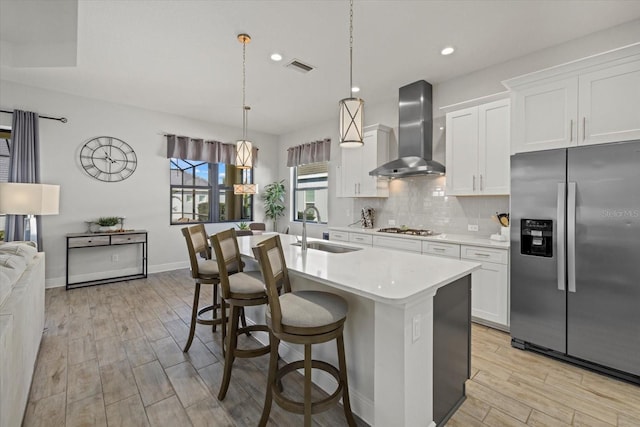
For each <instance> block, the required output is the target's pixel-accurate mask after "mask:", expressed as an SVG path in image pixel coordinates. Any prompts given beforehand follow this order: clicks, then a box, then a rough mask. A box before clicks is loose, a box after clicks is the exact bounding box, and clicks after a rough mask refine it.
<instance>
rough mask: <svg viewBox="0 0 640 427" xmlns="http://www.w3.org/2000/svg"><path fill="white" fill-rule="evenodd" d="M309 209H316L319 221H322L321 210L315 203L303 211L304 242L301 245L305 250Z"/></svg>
mask: <svg viewBox="0 0 640 427" xmlns="http://www.w3.org/2000/svg"><path fill="white" fill-rule="evenodd" d="M309 209H313V210H314V211H316V215H317V216H318V222H320V211H319V210H318V208H316V207H315V205H311V206H309V207H308V208H306V209H305V210H304V212H302V244H301V246H302V250H303V251H306V250H307V211H308V210H309Z"/></svg>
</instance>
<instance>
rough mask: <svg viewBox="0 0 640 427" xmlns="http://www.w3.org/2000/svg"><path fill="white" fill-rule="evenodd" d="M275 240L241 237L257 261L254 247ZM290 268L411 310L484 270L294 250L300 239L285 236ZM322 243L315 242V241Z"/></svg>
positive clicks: (402, 255) (371, 252)
mask: <svg viewBox="0 0 640 427" xmlns="http://www.w3.org/2000/svg"><path fill="white" fill-rule="evenodd" d="M271 236H273V233H266V234H263V235H260V236H242V237H238V245H239V247H240V252H241V253H242V255H244V256H247V257H251V258H253V257H254V255H253V251H252V249H251V248H252V247H253V246H255V245H257V244H258V243H259V242H260V241H262V240H264V239H266V238H269V237H271ZM280 238H281V240H282V246H283V250H284V255H285V258H286V263H287V267H288V268H289V271H290V272H291V273H292V274H298V275H301V276H303V277H307V278H310V279H313V280H315V281H318V282H321V283H325V284H327V285H330V286H332V287H335V288H339V289H342V290H345V291H347V292H351V293H354V294H356V295H360V296H363V297H366V298H370V299H373V300H375V301H379V302H384V303H387V304H406V303H408V302H411V301H412V300H414V299H415V298H416V297H419V296H430V295H434V294H435V292H436V290H437V289H438V288H440V287H442V286H444V285H447V284H449V283H451V282H453V281H455V280H457V279H459V278H461V277H464V276H466V275H467V274H470V273H471V272H472V271H474V270H476V269H478V268H480V264H478V263H475V262H470V261H458V260H455V259H446V258H436V257H430V256H425V255H421V254H417V253H408V252H400V251H396V250H390V249H385V248H375V247H370V246H359V245H356V244H354V243H342V242H327V241H324V242H326V243H329V244H332V245H336V246H347V247H359V248H362V249H361V250H358V251H353V252H347V253H338V254H336V253H328V252H324V251H319V250H316V249H308V250H307V251H306V253H303V252H302V249H301V248H300V247H299V246H293V245H292V243H295V241H296V237H295V236H293V235H289V234H281V235H280ZM312 240H317V239H309V241H312Z"/></svg>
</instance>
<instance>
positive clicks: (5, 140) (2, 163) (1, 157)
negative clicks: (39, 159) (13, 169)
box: [0, 126, 11, 241]
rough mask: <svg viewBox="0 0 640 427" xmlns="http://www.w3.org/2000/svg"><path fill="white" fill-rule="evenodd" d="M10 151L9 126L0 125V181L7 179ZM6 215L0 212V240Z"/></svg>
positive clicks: (2, 238)
mask: <svg viewBox="0 0 640 427" xmlns="http://www.w3.org/2000/svg"><path fill="white" fill-rule="evenodd" d="M10 153H11V128H10V127H7V126H0V182H7V181H9V155H10ZM5 218H6V216H5V215H3V214H0V241H2V240H4V225H5Z"/></svg>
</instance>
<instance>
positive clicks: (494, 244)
mask: <svg viewBox="0 0 640 427" xmlns="http://www.w3.org/2000/svg"><path fill="white" fill-rule="evenodd" d="M329 230H336V231H345V232H349V233H360V234H371V235H374V236H385V237H397V238H400V239H414V240H429V241H436V242H447V243H457V244H460V245H472V246H483V247H487V248H499V249H509V247H510V243H509V242H508V241H507V242H500V241H497V240H491V239H489V238H486V237H474V236H469V235H466V234H449V233H442V234H438V235H437V236H411V235H407V234H396V233H380V232H378V230H379V228H358V227H329Z"/></svg>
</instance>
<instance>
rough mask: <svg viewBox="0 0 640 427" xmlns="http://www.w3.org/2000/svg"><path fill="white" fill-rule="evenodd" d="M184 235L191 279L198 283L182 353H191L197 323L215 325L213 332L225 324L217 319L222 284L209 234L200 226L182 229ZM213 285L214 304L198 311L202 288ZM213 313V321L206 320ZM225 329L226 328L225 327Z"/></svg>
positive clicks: (202, 225)
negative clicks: (219, 286) (213, 257)
mask: <svg viewBox="0 0 640 427" xmlns="http://www.w3.org/2000/svg"><path fill="white" fill-rule="evenodd" d="M182 235H183V236H184V238H185V240H186V241H187V249H188V250H189V262H190V270H191V277H193V278H194V279H195V281H196V290H195V292H194V294H193V307H192V311H191V325H190V327H189V339H188V340H187V343H186V344H185V346H184V349H183V350H182V351H184V352H187V351H189V347H191V343H192V342H193V336H194V335H195V332H196V323H200V324H203V325H213V326H212V329H213V332H215V331H216V325H218V324H221V323H223V320H222V319H217V314H216V312H217V310H218V308H220V304H219V303H218V284H219V283H220V279H219V274H218V263H217V262H216V261H215V260H212V259H211V248H210V247H209V241H208V238H207V232H206V230H205V228H204V224H198V225H194V226H191V227H185V228H183V229H182ZM201 285H213V304H211V305H208V306H206V307H203V308H201V309H198V302H199V300H200V286H201ZM209 311H211V312H212V313H211V319H206V318H204V317H203V314H204V313H206V312H209ZM223 329H224V327H223Z"/></svg>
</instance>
